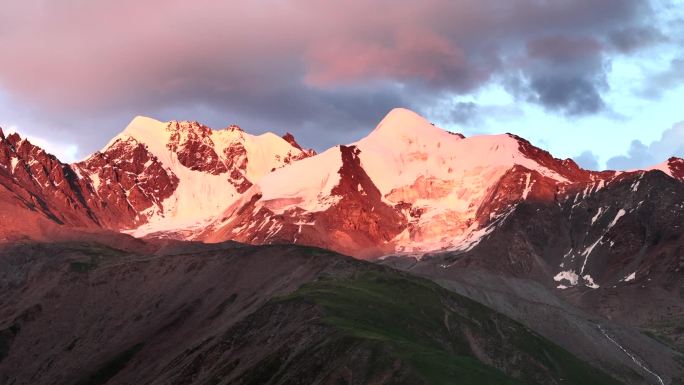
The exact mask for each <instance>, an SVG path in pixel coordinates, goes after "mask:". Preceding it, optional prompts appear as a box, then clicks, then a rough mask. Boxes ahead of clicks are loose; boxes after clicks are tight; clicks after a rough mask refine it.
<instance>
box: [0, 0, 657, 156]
mask: <svg viewBox="0 0 684 385" xmlns="http://www.w3.org/2000/svg"><path fill="white" fill-rule="evenodd" d="M3 12H4V14H6V15H11V16H12V17H7V18H5V20H3V23H2V25H1V26H0V52H3V63H2V71H0V89H1V90H4V91H5V92H7V93H8V94H9V95H10V97H11V99H12V102H13V103H15V104H21V105H29V106H31V107H32V108H33V112H34V115H33V117H34V119H36V120H41V121H42V122H43V123H42V126H44V127H48V126H52V127H54V126H55V125H59V126H60V127H61V130H62V131H63V132H66V131H68V132H70V133H71V135H74V138H79V139H83V138H85V139H86V140H87V141H89V143H86V146H83V147H84V148H89V147H92V146H93V145H95V143H96V142H97V143H103V142H106V140H107V139H108V138H109V137H110V136H111V135H112V134H113V133H115V132H116V131H118V130H120V129H121V127H122V126H123V125H125V123H126V122H125V120H127V118H126V117H130V116H134V115H137V114H146V115H152V116H155V117H159V118H162V119H171V118H186V119H201V120H205V121H207V120H208V122H207V123H210V124H216V125H218V126H219V127H221V126H223V125H226V124H228V123H229V122H230V123H239V124H242V125H251V124H252V123H253V124H254V125H255V127H263V129H270V130H274V131H277V132H284V131H285V130H291V131H294V132H295V134H296V135H298V134H299V133H306V132H311V131H313V130H319V131H321V130H322V131H325V132H326V135H317V137H319V138H321V139H318V142H317V143H312V145H314V146H318V147H323V146H325V145H327V144H328V142H327V141H328V140H329V139H330V138H335V139H339V140H340V141H342V142H346V141H350V140H355V139H358V136H355V135H356V134H357V133H358V132H359V130H367V129H368V128H370V127H372V126H373V125H374V124H375V123H377V121H378V120H379V119H380V118H381V117H382V115H383V114H384V113H386V112H387V111H388V110H389V109H390V108H391V107H394V106H406V107H410V108H414V109H417V110H419V112H420V111H421V110H425V109H427V107H429V106H431V105H435V104H437V103H438V102H439V101H440V100H443V99H444V98H451V97H453V96H454V95H463V94H467V93H471V92H473V91H476V90H478V89H479V88H480V87H483V86H485V85H487V84H490V83H492V82H504V81H506V82H509V83H510V84H516V85H517V86H516V87H515V88H510V89H515V91H516V92H515V95H516V96H517V97H518V100H519V101H520V102H528V103H535V104H538V105H540V106H542V107H543V108H545V109H547V110H549V111H552V112H558V113H562V114H566V115H586V114H595V113H599V112H601V111H603V110H604V109H605V108H606V102H605V100H604V98H603V96H602V93H603V92H605V91H606V90H607V85H606V82H605V75H606V71H607V68H608V66H609V63H610V60H611V57H612V56H611V55H614V54H615V52H616V51H620V52H625V53H628V52H634V51H636V50H638V49H639V48H640V47H642V46H643V45H645V44H646V42H647V41H649V39H651V40H650V41H655V40H654V39H656V37H657V35H658V32H657V28H656V26H653V25H652V24H653V19H654V17H655V16H654V13H653V10H652V9H651V7H650V6H649V4H648V3H647V2H643V1H640V0H603V1H594V0H576V1H571V2H570V1H558V2H547V1H538V0H510V1H506V2H501V1H499V0H458V1H453V0H421V1H418V0H379V1H376V2H373V3H369V2H367V1H365V0H349V1H345V2H322V1H318V0H278V1H267V0H250V1H246V0H235V1H230V2H220V1H211V0H197V1H192V2H190V1H181V0H170V1H162V0H147V1H140V0H121V1H116V2H87V1H83V0H63V1H59V2H55V1H48V0H25V1H21V2H10V3H9V4H6V5H4V6H3ZM649 36H650V37H649ZM198 111H200V112H202V113H203V115H202V116H199V117H198V116H191V115H190V114H192V113H197V112H198ZM205 117H207V118H205ZM458 117H459V116H458V115H455V118H458ZM245 122H246V123H247V124H245ZM67 127H68V130H67ZM314 127H315V128H314ZM46 134H47V132H46Z"/></svg>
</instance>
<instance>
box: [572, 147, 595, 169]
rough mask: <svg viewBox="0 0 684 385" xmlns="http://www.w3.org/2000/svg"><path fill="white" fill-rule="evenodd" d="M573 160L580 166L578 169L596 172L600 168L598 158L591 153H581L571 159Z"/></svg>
mask: <svg viewBox="0 0 684 385" xmlns="http://www.w3.org/2000/svg"><path fill="white" fill-rule="evenodd" d="M573 159H574V160H575V162H577V164H579V165H580V167H582V168H585V169H587V170H598V169H599V168H600V167H599V163H598V157H597V156H596V154H594V153H593V152H591V151H588V150H587V151H583V152H582V153H581V154H579V155H578V156H575V157H573Z"/></svg>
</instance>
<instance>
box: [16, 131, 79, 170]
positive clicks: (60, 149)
mask: <svg viewBox="0 0 684 385" xmlns="http://www.w3.org/2000/svg"><path fill="white" fill-rule="evenodd" d="M3 132H4V133H5V135H10V134H13V133H18V134H19V135H20V136H21V137H22V138H24V139H26V140H28V141H29V142H31V143H32V144H34V145H36V146H38V147H40V148H42V149H43V150H45V151H47V152H48V153H50V154H53V155H55V156H56V157H57V158H58V159H59V160H61V161H62V162H74V161H76V160H78V158H77V154H78V145H76V144H74V143H64V142H58V141H55V140H47V139H45V138H41V137H39V136H35V135H33V134H30V133H28V134H27V131H26V130H19V129H18V128H17V126H7V128H6V129H4V128H3Z"/></svg>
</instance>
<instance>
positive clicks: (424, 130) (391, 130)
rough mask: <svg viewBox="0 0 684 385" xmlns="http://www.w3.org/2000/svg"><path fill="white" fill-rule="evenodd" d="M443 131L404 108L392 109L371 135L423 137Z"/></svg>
mask: <svg viewBox="0 0 684 385" xmlns="http://www.w3.org/2000/svg"><path fill="white" fill-rule="evenodd" d="M437 131H443V130H442V129H440V128H438V127H435V125H434V124H432V123H430V122H429V121H428V120H427V119H425V118H424V117H422V116H420V115H419V114H417V113H416V112H414V111H411V110H409V109H406V108H394V109H392V110H391V111H390V112H389V113H388V114H387V115H386V116H385V117H384V118H383V119H382V120H381V121H380V123H379V124H378V126H377V127H376V128H375V130H373V132H371V135H373V136H376V135H402V136H415V135H425V134H429V133H431V132H437Z"/></svg>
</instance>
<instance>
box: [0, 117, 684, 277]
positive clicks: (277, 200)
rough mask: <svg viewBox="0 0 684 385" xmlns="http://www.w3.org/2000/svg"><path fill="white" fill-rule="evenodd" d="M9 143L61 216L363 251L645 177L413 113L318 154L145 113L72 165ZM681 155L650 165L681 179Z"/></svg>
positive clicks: (441, 247) (441, 241) (44, 205)
mask: <svg viewBox="0 0 684 385" xmlns="http://www.w3.org/2000/svg"><path fill="white" fill-rule="evenodd" d="M2 151H3V152H2V153H0V155H2V157H1V158H0V164H1V165H2V167H0V172H2V173H4V174H3V175H4V177H5V179H4V180H5V183H4V186H5V188H6V189H8V190H9V191H11V192H13V194H15V195H16V196H19V197H23V198H22V199H23V200H22V202H24V203H22V204H23V205H24V206H25V207H29V208H32V209H34V210H38V211H39V212H42V213H43V214H44V216H46V217H47V218H49V219H51V220H52V221H54V222H56V223H60V224H67V225H71V226H79V227H89V226H90V227H103V228H106V229H113V230H117V231H124V232H128V233H131V234H133V235H136V236H151V237H171V238H182V239H195V240H203V241H209V242H217V241H224V240H236V241H241V242H247V243H254V244H260V243H277V242H284V243H299V244H306V245H314V246H320V247H325V248H329V249H333V250H337V251H340V252H343V253H347V254H350V255H354V256H357V257H363V258H375V257H380V256H384V255H388V254H408V255H422V254H425V253H427V252H436V251H467V250H471V249H473V247H475V246H476V245H477V244H478V243H479V242H480V241H482V240H483V239H484V238H487V237H488V236H489V234H491V233H492V232H493V231H495V229H496V228H497V227H500V226H502V225H503V223H504V222H505V221H506V220H507V218H508V217H509V216H510V215H511V213H512V212H513V210H515V208H516V207H517V206H518V205H519V203H520V202H524V201H528V202H564V201H567V200H568V199H570V198H571V197H574V198H573V199H575V200H578V199H579V198H577V196H578V194H579V195H582V197H583V198H581V199H586V197H588V196H591V195H592V194H595V193H597V192H598V191H600V190H601V189H603V188H605V187H606V186H607V185H609V184H611V183H613V182H614V181H616V180H629V179H630V178H636V177H637V176H638V175H641V174H643V172H637V171H631V172H615V171H604V172H594V171H588V170H583V169H581V168H580V167H578V166H577V165H576V164H575V163H574V162H573V161H572V160H569V159H566V160H560V159H556V158H554V157H553V156H551V155H550V154H549V153H548V152H546V151H543V150H541V149H539V148H536V147H534V146H533V145H531V144H530V143H529V142H527V141H526V140H524V139H522V138H520V137H517V136H515V135H510V134H504V135H482V136H473V137H468V138H466V137H464V136H463V135H460V134H454V133H450V132H448V131H445V130H443V129H441V128H439V127H436V126H434V125H432V124H431V123H429V122H428V121H427V120H425V119H424V118H422V117H420V116H419V115H417V114H415V113H414V112H412V111H409V110H406V109H395V110H393V111H391V112H390V113H389V114H388V115H387V116H386V117H385V118H384V119H383V120H382V121H381V122H380V124H379V125H378V126H377V127H376V128H375V129H374V130H373V131H372V132H371V133H370V134H369V135H368V136H366V137H365V138H363V139H361V140H359V141H358V142H355V143H352V144H349V145H341V146H336V147H333V148H330V149H328V150H327V151H325V152H323V153H321V154H318V155H315V154H314V152H313V151H311V150H303V149H302V148H301V146H299V144H297V142H296V141H295V140H294V138H293V137H292V135H289V134H288V135H285V136H284V137H282V138H281V137H278V136H276V135H274V134H271V133H267V134H263V135H259V136H254V135H250V134H248V133H246V132H244V131H242V130H241V129H240V128H239V127H237V126H230V127H228V128H226V129H223V130H212V129H210V128H208V127H206V126H204V125H202V124H199V123H197V122H175V121H173V122H167V123H163V122H159V121H156V120H154V119H150V118H144V117H138V118H135V119H134V120H133V121H132V122H131V123H130V124H129V125H128V127H126V129H125V130H124V131H122V132H121V133H120V134H119V135H117V136H116V137H114V138H113V139H112V140H111V141H110V142H109V143H108V144H107V145H106V146H105V147H104V148H103V149H102V150H101V151H99V152H96V153H95V154H93V155H91V156H89V157H88V158H86V159H85V160H83V161H81V162H78V163H75V164H73V165H66V164H63V163H60V162H59V161H58V160H57V159H56V158H54V157H52V156H50V155H47V154H45V152H44V151H42V150H40V149H38V148H37V147H35V146H32V145H31V144H30V143H28V142H27V141H25V140H22V139H21V138H19V137H18V135H12V136H10V137H8V138H4V137H2ZM314 155H315V156H314ZM683 165H684V162H683V161H682V160H681V159H678V158H671V159H669V160H668V161H666V162H664V163H662V164H659V165H656V166H654V167H652V168H651V169H650V171H648V172H649V173H654V172H660V171H662V172H664V173H666V174H667V175H668V176H669V177H671V178H672V179H675V180H681V179H682V178H684V166H683ZM581 199H579V200H581ZM557 273H559V274H560V273H561V272H560V271H559V272H557ZM554 274H555V273H554ZM561 275H562V274H561ZM559 277H561V276H559ZM563 277H564V276H563ZM568 277H570V278H572V280H574V276H571V275H568ZM572 280H571V281H572Z"/></svg>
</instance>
